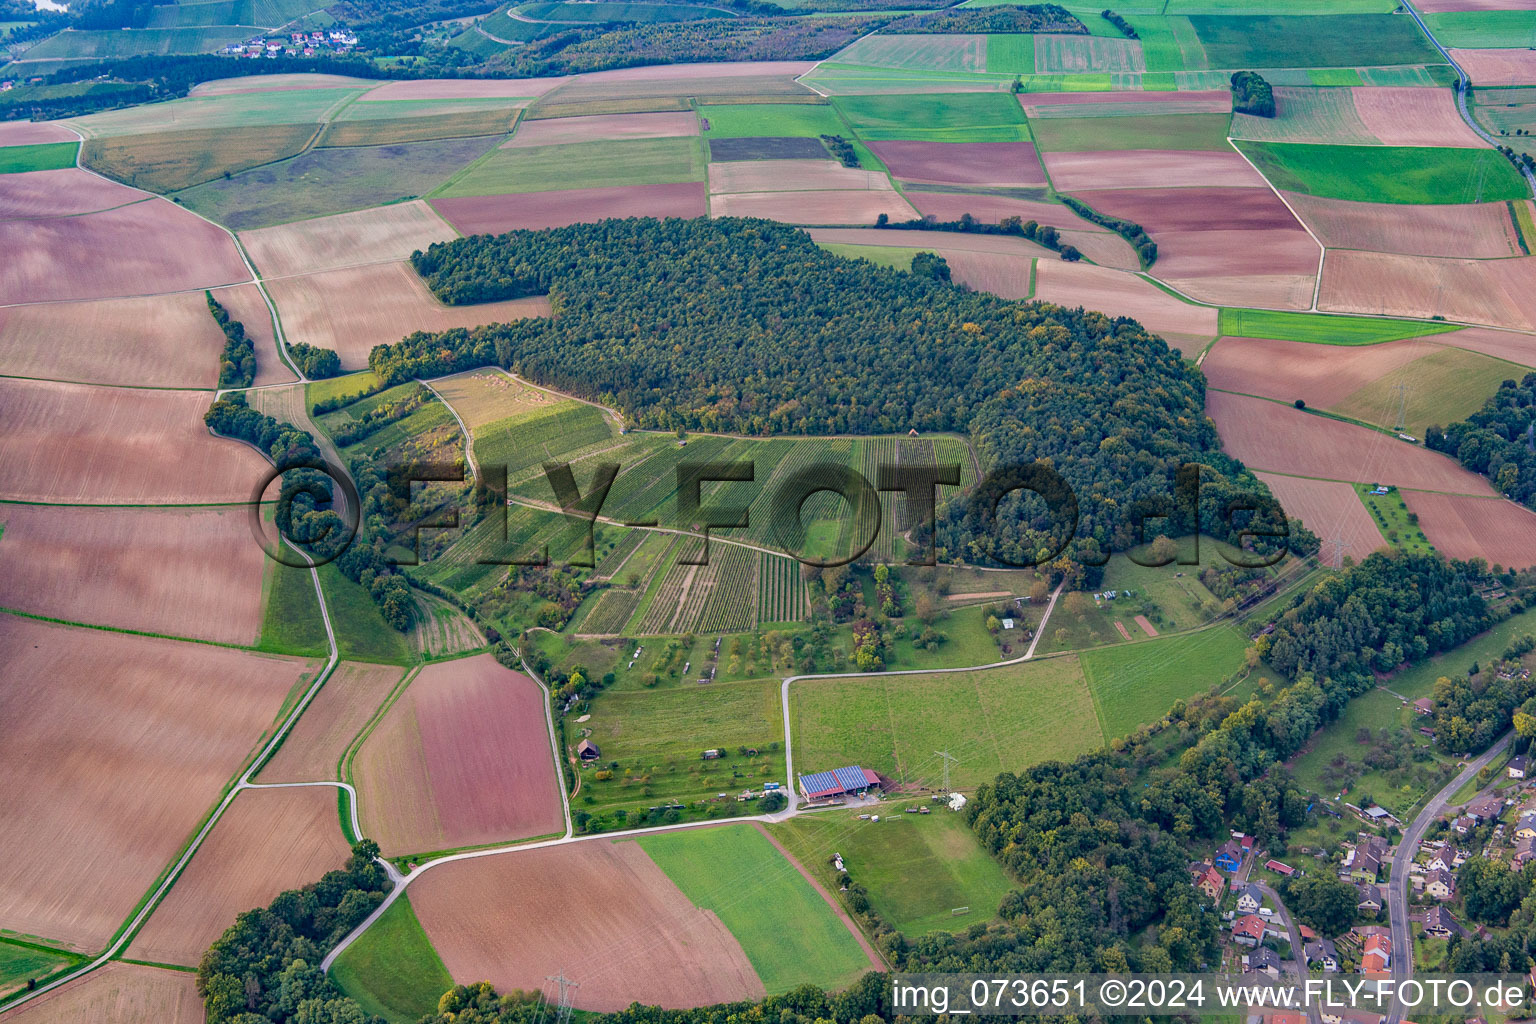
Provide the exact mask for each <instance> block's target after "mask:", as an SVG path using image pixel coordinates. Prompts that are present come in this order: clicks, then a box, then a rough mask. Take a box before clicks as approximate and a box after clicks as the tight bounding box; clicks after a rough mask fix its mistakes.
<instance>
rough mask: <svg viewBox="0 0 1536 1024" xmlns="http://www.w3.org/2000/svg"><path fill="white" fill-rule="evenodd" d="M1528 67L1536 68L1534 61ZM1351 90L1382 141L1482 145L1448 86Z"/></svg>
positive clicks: (1363, 118) (1388, 143) (1369, 126)
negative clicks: (1437, 87)
mask: <svg viewBox="0 0 1536 1024" xmlns="http://www.w3.org/2000/svg"><path fill="white" fill-rule="evenodd" d="M1529 67H1530V68H1532V69H1536V62H1532V63H1531V64H1530V65H1529ZM1469 73H1470V72H1469ZM1350 92H1351V93H1352V94H1353V96H1354V100H1355V110H1356V111H1358V112H1359V114H1360V120H1361V121H1363V122H1365V127H1366V130H1367V131H1369V132H1370V133H1371V134H1372V135H1374V136H1376V137H1377V138H1378V139H1380V140H1381V142H1382V145H1386V146H1468V147H1471V148H1473V149H1476V148H1478V147H1480V146H1482V145H1484V142H1483V141H1482V139H1480V138H1478V137H1477V134H1476V133H1475V132H1473V131H1472V129H1471V128H1468V127H1467V123H1466V122H1465V121H1463V120H1462V119H1461V114H1460V113H1458V112H1457V110H1456V100H1455V97H1454V96H1453V94H1452V93H1451V91H1450V90H1449V89H1415V88H1408V87H1403V88H1384V89H1383V88H1377V89H1368V88H1356V89H1351V90H1350Z"/></svg>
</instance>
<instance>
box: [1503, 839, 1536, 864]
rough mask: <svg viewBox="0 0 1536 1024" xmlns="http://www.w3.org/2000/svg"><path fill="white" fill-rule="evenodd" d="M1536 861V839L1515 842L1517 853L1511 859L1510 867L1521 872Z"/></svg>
mask: <svg viewBox="0 0 1536 1024" xmlns="http://www.w3.org/2000/svg"><path fill="white" fill-rule="evenodd" d="M1533 859H1536V839H1517V840H1515V851H1514V853H1513V854H1512V855H1511V856H1510V858H1509V866H1510V867H1512V868H1514V869H1515V870H1516V871H1519V870H1520V869H1521V868H1523V867H1525V866H1526V865H1527V864H1529V863H1530V862H1531V861H1532V860H1533Z"/></svg>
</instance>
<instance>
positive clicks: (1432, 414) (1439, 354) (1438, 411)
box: [1332, 345, 1521, 437]
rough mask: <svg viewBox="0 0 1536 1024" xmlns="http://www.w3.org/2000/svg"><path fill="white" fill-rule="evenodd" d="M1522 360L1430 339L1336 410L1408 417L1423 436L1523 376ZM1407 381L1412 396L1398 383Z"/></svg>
mask: <svg viewBox="0 0 1536 1024" xmlns="http://www.w3.org/2000/svg"><path fill="white" fill-rule="evenodd" d="M1520 376H1521V370H1520V368H1519V367H1518V366H1515V365H1513V364H1511V363H1507V362H1505V361H1504V360H1502V359H1491V358H1489V357H1488V356H1485V355H1481V354H1479V353H1477V352H1468V351H1467V350H1466V349H1460V348H1450V347H1448V346H1441V345H1427V346H1425V347H1424V354H1423V356H1421V357H1420V358H1418V359H1415V360H1414V361H1413V362H1411V363H1409V364H1408V365H1406V366H1404V367H1402V368H1400V369H1398V370H1395V371H1393V372H1392V373H1390V374H1388V375H1387V376H1385V377H1382V378H1380V379H1379V380H1375V381H1372V382H1371V383H1369V384H1367V385H1365V386H1363V387H1361V388H1360V389H1358V390H1357V391H1355V392H1353V393H1352V394H1350V395H1349V396H1347V397H1346V398H1345V399H1343V400H1342V401H1340V402H1339V403H1338V404H1336V405H1335V406H1333V407H1332V411H1334V412H1337V413H1341V414H1343V415H1345V416H1348V417H1350V418H1351V419H1356V420H1361V421H1363V422H1365V423H1374V424H1376V425H1377V426H1380V427H1391V426H1393V425H1394V424H1396V423H1397V421H1398V417H1399V415H1401V416H1402V418H1403V423H1404V424H1405V425H1406V428H1407V433H1409V434H1413V435H1415V436H1418V437H1423V436H1424V435H1425V433H1427V432H1428V430H1429V428H1430V427H1431V426H1434V425H1435V424H1441V425H1443V424H1446V423H1456V422H1459V421H1461V420H1464V419H1466V418H1467V417H1468V416H1470V415H1472V414H1473V413H1475V412H1477V411H1478V410H1479V409H1481V408H1482V407H1483V403H1484V402H1486V401H1487V400H1488V396H1489V395H1491V394H1493V393H1494V392H1495V391H1496V390H1498V387H1499V384H1500V383H1502V382H1503V381H1506V380H1509V379H1511V378H1519V377H1520ZM1399 384H1402V385H1405V386H1406V387H1407V396H1406V401H1405V400H1404V395H1403V393H1402V392H1399V391H1398V390H1397V385H1399Z"/></svg>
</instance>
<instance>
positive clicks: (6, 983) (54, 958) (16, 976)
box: [0, 940, 74, 996]
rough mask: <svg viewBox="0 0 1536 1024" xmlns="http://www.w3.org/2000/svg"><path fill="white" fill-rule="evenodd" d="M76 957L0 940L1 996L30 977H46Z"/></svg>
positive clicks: (24, 982) (18, 986)
mask: <svg viewBox="0 0 1536 1024" xmlns="http://www.w3.org/2000/svg"><path fill="white" fill-rule="evenodd" d="M73 960H74V958H73V957H71V956H66V955H64V954H60V953H54V952H50V951H46V950H44V949H43V948H42V947H39V946H21V945H13V944H11V943H9V942H5V941H3V940H0V996H4V995H8V994H9V993H10V992H11V991H13V990H14V989H17V988H20V987H21V986H22V985H24V984H26V982H27V980H28V979H29V978H46V977H47V976H48V975H50V974H52V973H53V972H54V971H56V970H58V969H59V968H61V967H64V966H65V965H67V964H69V963H71V962H73Z"/></svg>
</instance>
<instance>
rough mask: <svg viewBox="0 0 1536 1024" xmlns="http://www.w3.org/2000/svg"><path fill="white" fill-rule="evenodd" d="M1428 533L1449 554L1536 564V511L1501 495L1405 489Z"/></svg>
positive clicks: (1406, 498)
mask: <svg viewBox="0 0 1536 1024" xmlns="http://www.w3.org/2000/svg"><path fill="white" fill-rule="evenodd" d="M1400 493H1401V494H1402V496H1403V501H1404V503H1406V504H1407V506H1408V511H1410V512H1412V513H1414V514H1415V515H1417V516H1418V517H1419V528H1420V529H1421V530H1423V531H1424V536H1425V537H1427V538H1429V542H1430V543H1431V544H1433V545H1434V546H1435V547H1436V549H1438V550H1439V551H1440V552H1441V553H1442V554H1444V555H1445V556H1446V557H1447V558H1462V559H1469V558H1481V559H1483V560H1485V561H1486V562H1487V563H1488V564H1489V565H1502V566H1504V567H1506V568H1509V569H1524V568H1526V567H1527V566H1530V565H1533V564H1536V513H1533V512H1532V511H1531V510H1530V509H1528V508H1525V507H1523V506H1521V505H1517V504H1515V503H1514V502H1512V501H1508V500H1506V499H1503V498H1462V497H1456V496H1454V495H1449V494H1430V493H1428V492H1426V491H1402V492H1400Z"/></svg>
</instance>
